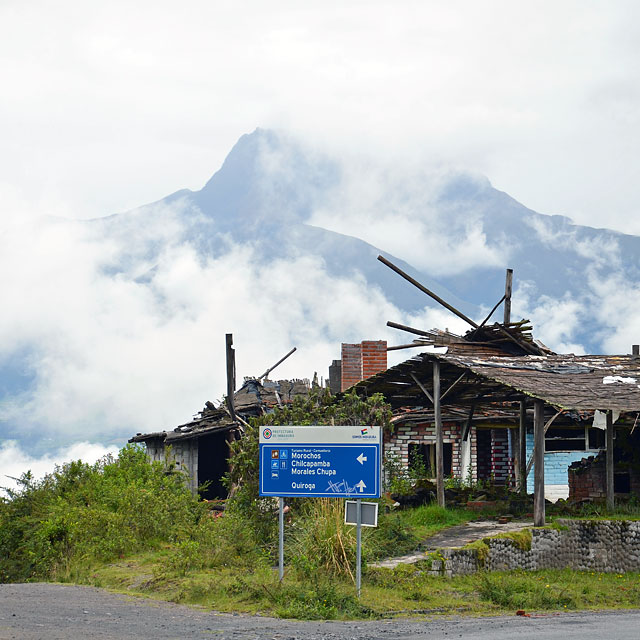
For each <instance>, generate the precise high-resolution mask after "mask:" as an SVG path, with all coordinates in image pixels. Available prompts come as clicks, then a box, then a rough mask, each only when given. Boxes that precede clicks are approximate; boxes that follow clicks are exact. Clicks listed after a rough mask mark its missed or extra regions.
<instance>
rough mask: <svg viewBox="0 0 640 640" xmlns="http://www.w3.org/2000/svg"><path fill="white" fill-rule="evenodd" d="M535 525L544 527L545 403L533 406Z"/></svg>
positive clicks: (540, 402) (536, 402)
mask: <svg viewBox="0 0 640 640" xmlns="http://www.w3.org/2000/svg"><path fill="white" fill-rule="evenodd" d="M533 438H534V449H533V464H534V468H533V478H534V480H533V524H534V526H536V527H544V523H545V508H544V402H543V401H542V400H536V401H535V402H534V404H533Z"/></svg>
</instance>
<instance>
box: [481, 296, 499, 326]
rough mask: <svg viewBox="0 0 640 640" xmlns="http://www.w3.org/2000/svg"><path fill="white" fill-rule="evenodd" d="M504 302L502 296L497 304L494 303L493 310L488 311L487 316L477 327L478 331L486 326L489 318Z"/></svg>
mask: <svg viewBox="0 0 640 640" xmlns="http://www.w3.org/2000/svg"><path fill="white" fill-rule="evenodd" d="M503 302H504V296H502V298H500V300H498V302H496V304H495V306H494V307H493V309H491V311H489V315H488V316H487V317H486V318H485V319H484V320H483V321H482V322H481V323H480V326H479V327H478V329H482V327H484V325H485V324H487V322H489V319H490V318H491V316H492V315H493V314H494V313H495V311H496V309H497V308H498V307H499V306H500V305H501V304H502V303H503Z"/></svg>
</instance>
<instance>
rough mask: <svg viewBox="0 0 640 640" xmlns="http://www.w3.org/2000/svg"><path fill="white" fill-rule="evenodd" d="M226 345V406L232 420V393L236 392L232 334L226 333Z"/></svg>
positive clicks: (233, 416)
mask: <svg viewBox="0 0 640 640" xmlns="http://www.w3.org/2000/svg"><path fill="white" fill-rule="evenodd" d="M226 345H227V407H228V408H229V413H230V414H231V418H232V419H233V420H235V419H236V408H235V404H234V402H233V395H234V394H235V392H236V354H235V350H234V348H233V334H232V333H227V334H226Z"/></svg>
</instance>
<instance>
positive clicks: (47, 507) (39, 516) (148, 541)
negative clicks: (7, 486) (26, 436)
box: [0, 445, 205, 582]
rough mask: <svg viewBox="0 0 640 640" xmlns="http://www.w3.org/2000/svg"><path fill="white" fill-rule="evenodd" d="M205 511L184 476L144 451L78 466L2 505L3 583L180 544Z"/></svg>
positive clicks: (24, 480)
mask: <svg viewBox="0 0 640 640" xmlns="http://www.w3.org/2000/svg"><path fill="white" fill-rule="evenodd" d="M204 513H205V505H204V504H203V503H199V502H198V500H197V498H194V497H193V496H192V495H191V492H190V491H189V488H188V486H187V484H186V482H185V478H184V475H183V474H182V473H178V472H175V471H171V470H169V469H167V468H166V466H165V465H163V464H162V463H158V462H155V463H149V461H148V458H147V456H146V453H145V451H144V449H143V448H142V447H139V446H131V445H129V446H127V447H125V448H124V449H122V450H121V451H120V453H119V455H118V457H117V458H116V459H114V458H112V457H111V456H107V457H105V458H103V459H102V460H100V461H99V462H97V463H95V464H94V465H88V464H86V463H83V462H81V461H74V462H70V463H68V464H65V465H63V466H61V467H56V469H55V470H54V472H53V473H51V474H49V475H47V476H46V477H45V478H43V479H42V480H40V481H37V482H36V481H34V480H33V478H32V476H31V474H30V473H25V474H24V475H23V476H22V477H21V478H20V479H19V488H18V489H16V490H8V498H2V499H0V581H3V582H9V581H19V580H20V581H24V580H30V579H37V578H59V577H61V576H63V575H64V574H65V572H66V571H68V570H69V567H70V566H71V564H73V563H76V564H77V563H80V562H85V563H91V562H93V561H97V560H109V559H112V558H116V557H119V556H123V555H125V554H127V553H132V552H134V551H138V550H142V549H144V548H148V547H149V546H154V545H156V544H158V543H160V542H173V541H176V540H179V539H182V538H183V537H184V535H185V533H186V532H188V531H190V530H191V529H193V527H194V526H195V525H196V524H197V523H198V522H199V520H200V519H201V518H202V517H203V515H204Z"/></svg>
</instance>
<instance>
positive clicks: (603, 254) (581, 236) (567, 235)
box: [523, 216, 622, 270]
mask: <svg viewBox="0 0 640 640" xmlns="http://www.w3.org/2000/svg"><path fill="white" fill-rule="evenodd" d="M523 221H524V222H525V224H528V225H529V226H530V227H531V228H532V229H533V230H534V231H535V233H536V235H537V236H538V238H539V239H540V240H541V241H542V242H544V243H545V244H546V245H548V246H549V247H552V248H553V249H556V250H558V249H559V250H563V251H567V252H572V253H575V254H577V255H578V256H580V257H582V258H586V259H587V260H588V261H589V264H588V267H589V269H590V270H593V269H601V268H607V269H619V268H620V267H621V266H622V261H621V255H620V244H619V242H618V239H617V238H616V234H615V233H606V234H605V233H600V234H598V235H597V236H594V237H591V236H589V235H587V233H588V231H585V230H584V229H581V228H579V227H576V226H575V225H574V224H571V222H570V221H569V220H567V219H560V220H558V219H556V218H546V217H542V216H529V217H527V218H523Z"/></svg>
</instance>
